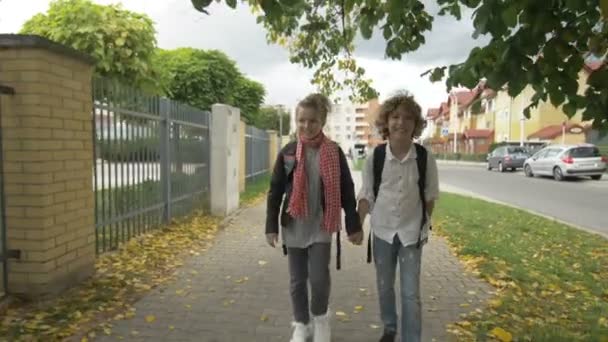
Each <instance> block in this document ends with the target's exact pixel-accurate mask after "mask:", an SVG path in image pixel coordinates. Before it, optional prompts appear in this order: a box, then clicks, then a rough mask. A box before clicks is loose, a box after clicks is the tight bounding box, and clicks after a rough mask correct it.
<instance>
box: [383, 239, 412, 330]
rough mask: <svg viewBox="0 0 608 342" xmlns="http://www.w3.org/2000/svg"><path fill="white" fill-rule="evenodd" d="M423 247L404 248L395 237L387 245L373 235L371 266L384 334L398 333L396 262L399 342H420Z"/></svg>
mask: <svg viewBox="0 0 608 342" xmlns="http://www.w3.org/2000/svg"><path fill="white" fill-rule="evenodd" d="M421 256H422V247H421V248H416V245H411V246H408V247H403V245H402V244H401V241H400V240H399V237H398V236H397V235H395V238H394V240H393V243H392V244H390V243H388V242H386V241H384V240H381V239H379V238H378V237H376V236H375V235H374V263H375V264H376V280H377V282H378V297H379V300H380V316H381V319H382V323H384V331H385V332H393V333H396V332H397V308H396V300H395V272H396V269H397V261H399V281H400V282H401V341H402V342H419V341H420V339H421V332H422V315H421V305H420V262H421Z"/></svg>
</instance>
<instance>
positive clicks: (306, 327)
mask: <svg viewBox="0 0 608 342" xmlns="http://www.w3.org/2000/svg"><path fill="white" fill-rule="evenodd" d="M291 325H292V326H293V327H294V329H293V335H291V340H289V342H306V341H307V340H308V339H309V338H310V337H311V336H312V327H311V326H310V323H308V324H304V323H298V322H293V323H291Z"/></svg>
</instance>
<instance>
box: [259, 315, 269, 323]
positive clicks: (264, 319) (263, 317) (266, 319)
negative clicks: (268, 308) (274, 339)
mask: <svg viewBox="0 0 608 342" xmlns="http://www.w3.org/2000/svg"><path fill="white" fill-rule="evenodd" d="M260 321H262V322H266V321H268V316H267V315H262V316H261V317H260Z"/></svg>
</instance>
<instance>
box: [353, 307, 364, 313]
mask: <svg viewBox="0 0 608 342" xmlns="http://www.w3.org/2000/svg"><path fill="white" fill-rule="evenodd" d="M361 311H363V305H357V306H355V313H359V312H361Z"/></svg>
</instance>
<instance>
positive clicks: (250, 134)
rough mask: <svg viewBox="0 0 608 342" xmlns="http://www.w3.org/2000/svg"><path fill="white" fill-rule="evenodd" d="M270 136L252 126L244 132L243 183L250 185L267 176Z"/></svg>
mask: <svg viewBox="0 0 608 342" xmlns="http://www.w3.org/2000/svg"><path fill="white" fill-rule="evenodd" d="M269 146H270V136H269V134H268V132H266V131H264V130H262V129H259V128H257V127H253V126H249V125H248V126H247V127H246V130H245V182H246V184H250V183H252V182H255V181H256V180H259V179H260V178H262V177H264V176H265V175H267V174H268V171H269V170H268V165H269V155H268V154H269V149H268V148H269Z"/></svg>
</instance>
